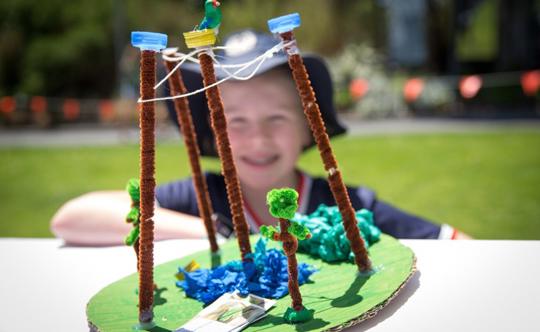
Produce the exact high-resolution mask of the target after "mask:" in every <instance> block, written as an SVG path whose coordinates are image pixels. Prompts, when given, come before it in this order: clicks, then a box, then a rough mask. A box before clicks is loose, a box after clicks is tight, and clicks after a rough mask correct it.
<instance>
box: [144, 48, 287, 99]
mask: <svg viewBox="0 0 540 332" xmlns="http://www.w3.org/2000/svg"><path fill="white" fill-rule="evenodd" d="M290 43H291V42H288V43H286V44H284V43H283V42H280V43H278V44H276V45H274V46H273V47H272V48H270V49H269V50H267V51H266V52H264V53H263V54H261V55H259V56H258V57H256V58H255V59H253V60H251V61H248V62H245V63H242V64H235V65H222V64H221V63H220V62H219V61H218V60H217V59H216V57H215V55H214V54H213V52H212V50H213V49H227V47H224V46H218V47H213V48H210V49H208V48H207V49H202V50H201V49H197V50H194V51H193V52H191V53H188V54H185V55H182V56H181V57H179V58H178V59H179V60H180V59H181V60H180V62H179V63H178V64H177V65H176V66H175V67H174V68H173V70H171V71H170V72H169V74H167V75H166V76H165V78H163V79H162V80H161V81H160V82H159V83H158V84H156V86H155V87H154V89H156V88H158V87H159V86H160V85H161V84H163V82H165V81H166V80H167V79H168V78H169V77H170V76H171V75H172V74H173V73H174V72H175V71H176V70H178V68H180V66H181V65H182V64H183V63H184V62H185V61H186V60H188V59H189V60H190V61H193V60H195V59H194V58H193V55H194V54H196V53H198V52H203V51H207V50H209V51H210V52H208V54H209V56H210V57H211V58H212V60H213V61H214V63H215V64H216V67H218V68H221V69H222V70H223V71H224V72H225V73H227V75H228V76H227V77H224V78H223V79H221V80H219V81H217V82H215V83H213V84H210V85H208V86H205V87H202V88H200V89H197V90H195V91H192V92H188V93H184V94H181V95H175V96H169V97H159V98H152V99H145V100H142V99H141V98H139V100H138V101H137V102H138V103H147V102H154V101H164V100H173V99H178V98H184V97H189V96H192V95H195V94H197V93H201V92H203V91H205V90H207V89H209V88H212V87H214V86H217V85H219V84H221V83H223V82H225V81H227V80H230V79H231V78H234V79H237V80H242V81H244V80H249V79H251V78H252V77H253V76H255V75H256V74H257V72H258V71H259V69H260V68H261V66H262V64H263V63H264V61H266V59H268V58H270V57H272V56H273V55H274V53H277V52H279V51H280V50H281V49H283V48H284V47H287V46H288V45H289V44H290ZM177 54H182V53H178V52H177V53H175V56H177ZM167 58H172V59H177V58H176V57H174V56H173V57H171V56H167V55H163V59H165V60H167ZM190 58H191V59H190ZM167 61H169V60H167ZM173 61H174V60H173ZM195 61H196V62H197V63H198V62H199V61H198V60H195ZM256 62H259V63H258V64H257V66H256V67H255V68H254V70H253V71H252V72H251V73H250V74H248V75H247V76H238V75H237V74H238V73H240V72H242V71H244V70H245V69H246V68H248V67H250V66H251V65H253V64H254V63H256ZM238 67H240V68H239V69H238V70H236V71H235V72H234V73H231V72H229V71H228V70H226V69H225V68H238Z"/></svg>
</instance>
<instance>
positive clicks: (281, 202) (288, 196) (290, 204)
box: [266, 188, 298, 219]
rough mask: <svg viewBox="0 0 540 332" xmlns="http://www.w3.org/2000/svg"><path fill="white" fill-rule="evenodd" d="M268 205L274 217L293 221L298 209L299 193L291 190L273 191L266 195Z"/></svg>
mask: <svg viewBox="0 0 540 332" xmlns="http://www.w3.org/2000/svg"><path fill="white" fill-rule="evenodd" d="M266 204H268V211H269V212H270V214H271V215H272V216H273V217H275V218H282V219H292V218H294V214H295V213H296V210H297V209H298V193H297V192H296V190H294V189H291V188H282V189H272V190H270V191H269V192H268V194H267V195H266Z"/></svg>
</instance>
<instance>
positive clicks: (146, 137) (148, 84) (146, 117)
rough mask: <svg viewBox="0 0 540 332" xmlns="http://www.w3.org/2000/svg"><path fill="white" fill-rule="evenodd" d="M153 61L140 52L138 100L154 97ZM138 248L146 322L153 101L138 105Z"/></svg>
mask: <svg viewBox="0 0 540 332" xmlns="http://www.w3.org/2000/svg"><path fill="white" fill-rule="evenodd" d="M155 82H156V60H155V57H154V52H153V51H142V53H141V75H140V89H141V92H140V93H141V98H142V100H146V99H151V98H154V95H155V94H154V84H155ZM139 125H140V128H141V151H140V153H141V155H140V163H141V165H140V167H141V173H140V181H141V185H140V190H141V202H140V211H141V219H140V227H141V233H140V248H139V257H140V260H139V321H140V322H141V323H150V322H151V321H152V319H153V316H154V314H153V311H152V305H153V302H154V280H153V279H154V276H153V273H154V252H153V251H154V221H153V220H152V217H153V216H154V195H155V187H156V181H155V179H154V171H155V165H154V161H155V111H154V102H145V103H140V121H139Z"/></svg>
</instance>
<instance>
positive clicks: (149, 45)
mask: <svg viewBox="0 0 540 332" xmlns="http://www.w3.org/2000/svg"><path fill="white" fill-rule="evenodd" d="M131 45H133V47H138V48H140V49H141V51H156V52H158V51H160V50H162V49H164V48H166V47H167V35H165V34H163V33H157V32H146V31H132V32H131Z"/></svg>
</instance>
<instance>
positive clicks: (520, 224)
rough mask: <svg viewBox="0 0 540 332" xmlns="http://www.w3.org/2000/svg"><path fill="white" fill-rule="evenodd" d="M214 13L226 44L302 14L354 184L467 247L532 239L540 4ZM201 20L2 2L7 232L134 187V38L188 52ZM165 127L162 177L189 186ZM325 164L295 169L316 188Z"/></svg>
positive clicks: (132, 5)
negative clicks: (94, 194) (148, 35)
mask: <svg viewBox="0 0 540 332" xmlns="http://www.w3.org/2000/svg"><path fill="white" fill-rule="evenodd" d="M221 3H222V11H223V23H222V25H221V28H220V35H221V36H225V35H227V34H228V33H230V32H233V31H235V30H239V29H244V28H248V27H249V28H254V29H258V30H262V31H267V26H266V21H267V20H268V19H269V18H272V17H274V16H279V15H283V14H287V13H290V12H299V13H300V14H301V16H302V26H301V27H300V28H299V29H297V30H296V31H295V35H296V37H297V40H298V42H299V46H300V48H301V49H302V50H303V51H313V52H317V53H320V54H322V55H323V56H324V57H325V58H326V59H327V61H328V63H329V65H330V69H331V72H332V76H333V78H334V83H335V100H336V104H337V106H338V108H339V111H340V114H341V117H342V119H343V121H344V122H345V123H346V124H347V125H348V127H349V128H350V133H351V135H349V136H348V137H343V138H339V139H336V140H334V144H335V149H336V154H337V155H338V159H339V160H340V165H341V167H342V168H343V172H344V175H345V179H346V180H347V182H348V183H350V184H364V185H367V186H370V187H372V188H374V189H375V190H377V192H378V193H379V195H380V197H381V198H383V199H385V200H388V201H391V202H392V203H394V204H396V205H398V206H400V207H402V208H403V209H405V210H408V211H411V212H414V213H416V214H419V215H422V216H424V217H426V218H429V219H431V220H434V221H435V222H439V223H448V224H451V225H454V226H456V227H458V228H460V229H461V230H463V231H464V232H466V233H469V234H470V235H472V236H474V237H477V238H497V239H540V153H539V151H540V122H539V118H540V106H539V105H540V104H539V99H540V97H539V87H540V0H520V1H511V0H455V1H451V0H407V1H400V0H363V1H344V0H334V1H329V0H310V1H290V0H274V1H255V0H252V1H250V0H237V1H232V0H222V1H221ZM202 17H203V1H202V0H197V1H196V0H186V1H180V0H176V1H173V0H162V1H152V2H148V1H139V0H132V1H127V0H92V1H90V0H79V1H71V2H66V1H59V0H44V1H41V2H35V1H30V0H5V1H2V2H1V3H0V160H1V162H0V181H1V183H2V185H1V186H0V236H3V237H6V236H7V237H9V236H17V237H18V236H22V237H24V236H31V237H50V236H52V234H51V233H50V231H49V230H48V223H49V220H50V218H51V217H52V216H53V214H54V212H55V211H56V210H57V209H58V208H59V207H60V206H61V204H62V203H64V202H66V201H67V200H69V199H70V198H73V197H75V196H77V195H80V194H82V193H85V192H88V191H92V190H105V189H121V188H123V187H124V185H125V182H126V181H127V179H128V178H130V177H133V176H137V174H138V145H137V140H138V131H137V121H138V120H137V111H136V110H137V105H136V100H137V98H138V56H139V53H138V51H137V50H135V49H134V48H132V47H131V46H130V44H129V37H130V32H131V31H132V30H145V31H156V32H163V33H166V34H168V36H169V45H170V46H178V47H179V48H180V50H181V51H187V50H186V48H185V46H184V42H183V38H182V37H181V33H182V32H184V31H189V30H191V29H193V27H195V25H197V24H198V23H199V22H200V20H201V19H202ZM218 43H219V42H218ZM158 114H159V115H158V133H157V134H158V141H159V145H158V160H157V174H156V176H157V180H158V182H165V181H169V180H173V179H177V178H180V177H183V176H187V175H189V167H188V165H187V161H186V160H187V159H186V156H185V149H184V147H183V145H182V143H181V140H180V139H179V135H178V133H177V130H176V128H173V127H172V125H171V123H169V121H168V120H167V115H166V110H165V105H164V104H162V103H159V104H158ZM318 158H319V156H318V154H317V153H316V152H314V151H310V152H308V153H306V154H305V155H304V156H303V159H302V161H301V166H302V167H303V168H305V169H306V170H308V171H309V172H311V173H314V174H323V170H322V167H321V166H320V165H319V164H320V163H319V162H318ZM204 166H205V167H206V168H207V169H214V170H215V169H218V167H219V165H218V163H217V162H216V161H215V160H211V159H208V160H206V159H205V161H204ZM127 208H128V207H126V209H127Z"/></svg>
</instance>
